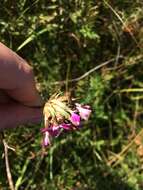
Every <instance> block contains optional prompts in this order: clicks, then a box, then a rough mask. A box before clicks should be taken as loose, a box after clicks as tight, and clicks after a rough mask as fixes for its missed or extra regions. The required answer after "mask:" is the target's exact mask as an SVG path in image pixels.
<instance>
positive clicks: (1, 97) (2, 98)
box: [0, 90, 11, 104]
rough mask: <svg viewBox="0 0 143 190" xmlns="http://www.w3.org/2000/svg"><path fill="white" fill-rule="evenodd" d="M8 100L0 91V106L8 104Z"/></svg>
mask: <svg viewBox="0 0 143 190" xmlns="http://www.w3.org/2000/svg"><path fill="white" fill-rule="evenodd" d="M10 100H11V99H10V97H9V96H8V95H7V94H6V93H5V92H4V91H3V90H0V104H5V103H8V102H9V101H10Z"/></svg>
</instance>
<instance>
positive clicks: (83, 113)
mask: <svg viewBox="0 0 143 190" xmlns="http://www.w3.org/2000/svg"><path fill="white" fill-rule="evenodd" d="M76 108H77V110H78V111H79V115H80V117H81V118H82V119H84V120H88V119H89V116H90V114H91V109H90V106H88V105H86V106H81V105H80V104H76Z"/></svg>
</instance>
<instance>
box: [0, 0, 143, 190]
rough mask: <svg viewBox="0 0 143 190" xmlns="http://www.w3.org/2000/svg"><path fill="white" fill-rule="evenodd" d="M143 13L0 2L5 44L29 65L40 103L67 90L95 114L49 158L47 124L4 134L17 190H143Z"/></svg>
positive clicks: (4, 185) (74, 3)
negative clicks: (44, 130)
mask: <svg viewBox="0 0 143 190" xmlns="http://www.w3.org/2000/svg"><path fill="white" fill-rule="evenodd" d="M142 8H143V3H142V1H141V0H134V1H130V0H124V1H122V0H116V1H110V0H101V1H94V0H69V1H67V0H51V1H44V0H31V1H29V0H17V1H16V0H13V1H10V0H3V1H2V2H1V6H0V40H1V41H2V42H4V43H5V44H6V45H7V46H8V47H10V48H12V49H13V50H14V51H16V52H17V53H18V54H19V55H21V56H22V57H23V58H25V59H26V60H27V61H28V62H29V63H31V64H32V66H33V68H34V72H35V77H36V81H37V87H38V88H39V90H40V93H41V95H42V97H43V98H44V99H45V100H47V99H48V97H49V96H50V95H52V94H53V93H55V92H59V91H70V92H71V93H72V94H73V96H74V97H76V98H77V99H78V100H79V102H81V103H87V104H90V105H91V107H92V116H91V118H90V120H89V121H88V122H86V123H85V124H84V126H83V128H82V129H81V130H79V131H76V132H73V133H70V134H68V135H67V134H63V135H61V136H60V137H59V138H57V139H56V141H55V143H54V145H53V146H52V147H51V148H50V149H47V153H46V155H45V156H42V154H41V146H40V142H41V137H42V135H41V134H40V128H41V127H42V125H43V124H42V123H41V125H37V126H31V127H27V126H23V127H18V128H15V129H13V130H7V131H5V137H6V140H7V143H8V144H9V145H10V146H12V147H14V148H15V150H16V151H15V152H13V151H11V150H9V160H10V169H11V173H12V177H13V181H14V184H15V189H16V190H18V189H19V190H111V189H114V190H120V189H122V190H141V189H142V188H143V129H142V126H143V120H142V116H143V95H142V93H143V50H142V48H143V45H142V44H143V25H142V24H143V11H142ZM0 146H1V148H0V155H1V164H0V171H1V172H0V189H2V190H7V189H9V187H8V182H7V177H6V170H5V161H4V158H3V145H2V144H1V145H0Z"/></svg>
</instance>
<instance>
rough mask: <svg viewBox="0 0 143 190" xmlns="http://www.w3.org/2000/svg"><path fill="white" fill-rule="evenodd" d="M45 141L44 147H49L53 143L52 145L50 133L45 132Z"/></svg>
mask: <svg viewBox="0 0 143 190" xmlns="http://www.w3.org/2000/svg"><path fill="white" fill-rule="evenodd" d="M44 135H45V136H44V139H43V145H44V146H49V145H50V144H51V143H50V134H49V132H48V131H46V132H45V134H44Z"/></svg>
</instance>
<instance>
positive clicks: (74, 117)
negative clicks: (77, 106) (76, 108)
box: [70, 112, 80, 126]
mask: <svg viewBox="0 0 143 190" xmlns="http://www.w3.org/2000/svg"><path fill="white" fill-rule="evenodd" d="M70 121H71V122H72V124H73V125H75V126H78V125H79V124H80V116H79V115H78V114H76V113H74V112H72V114H71V117H70Z"/></svg>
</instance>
